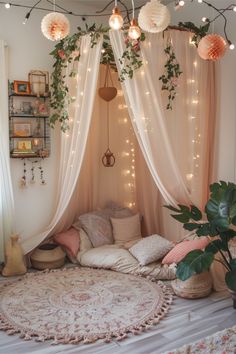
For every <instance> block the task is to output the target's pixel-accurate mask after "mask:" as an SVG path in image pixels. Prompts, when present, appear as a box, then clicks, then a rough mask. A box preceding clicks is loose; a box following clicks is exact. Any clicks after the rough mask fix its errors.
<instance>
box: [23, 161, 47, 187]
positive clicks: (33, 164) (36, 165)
mask: <svg viewBox="0 0 236 354" xmlns="http://www.w3.org/2000/svg"><path fill="white" fill-rule="evenodd" d="M22 160H23V175H22V177H21V178H20V181H19V187H20V188H26V187H27V186H28V185H29V184H30V185H33V184H35V182H36V178H37V176H36V175H35V171H37V170H36V168H37V169H38V171H39V176H38V178H39V180H40V184H41V185H42V186H45V185H46V180H45V177H44V169H43V167H42V161H43V159H40V160H34V161H30V160H29V159H22ZM27 162H28V163H30V164H31V167H30V169H29V168H27ZM28 171H29V173H30V177H29V178H28V177H27V172H28Z"/></svg>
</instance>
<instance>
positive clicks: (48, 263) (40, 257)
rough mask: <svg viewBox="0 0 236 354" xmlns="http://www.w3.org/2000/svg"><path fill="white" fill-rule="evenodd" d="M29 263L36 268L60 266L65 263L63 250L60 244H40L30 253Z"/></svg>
mask: <svg viewBox="0 0 236 354" xmlns="http://www.w3.org/2000/svg"><path fill="white" fill-rule="evenodd" d="M30 259H31V264H32V267H33V268H36V269H40V270H42V269H55V268H60V267H62V266H63V265H64V263H65V252H64V251H63V250H62V249H61V247H60V246H58V245H56V244H53V243H48V244H45V245H41V246H39V247H38V248H36V250H35V251H34V252H33V253H32V255H31V257H30Z"/></svg>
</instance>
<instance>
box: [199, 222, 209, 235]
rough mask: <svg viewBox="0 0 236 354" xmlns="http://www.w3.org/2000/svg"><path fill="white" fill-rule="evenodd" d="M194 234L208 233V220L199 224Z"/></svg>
mask: <svg viewBox="0 0 236 354" xmlns="http://www.w3.org/2000/svg"><path fill="white" fill-rule="evenodd" d="M196 234H197V235H198V236H208V235H209V234H210V224H209V223H208V222H207V223H205V224H201V225H200V227H199V229H198V230H197V232H196Z"/></svg>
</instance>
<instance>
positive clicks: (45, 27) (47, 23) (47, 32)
mask: <svg viewBox="0 0 236 354" xmlns="http://www.w3.org/2000/svg"><path fill="white" fill-rule="evenodd" d="M41 30H42V33H43V35H44V36H45V37H46V38H47V39H50V40H51V41H58V40H60V39H63V38H65V37H66V36H67V35H68V34H69V32H70V22H69V21H68V19H67V18H66V16H65V15H63V14H60V13H58V12H51V13H50V14H47V15H46V16H44V18H43V19H42V22H41Z"/></svg>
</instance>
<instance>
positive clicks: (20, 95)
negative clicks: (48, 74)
mask: <svg viewBox="0 0 236 354" xmlns="http://www.w3.org/2000/svg"><path fill="white" fill-rule="evenodd" d="M9 97H33V98H34V97H36V98H50V95H48V96H43V95H41V96H37V95H32V94H19V93H11V94H9Z"/></svg>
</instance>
